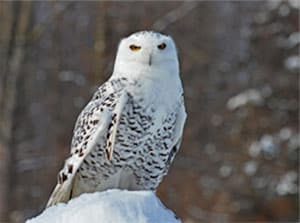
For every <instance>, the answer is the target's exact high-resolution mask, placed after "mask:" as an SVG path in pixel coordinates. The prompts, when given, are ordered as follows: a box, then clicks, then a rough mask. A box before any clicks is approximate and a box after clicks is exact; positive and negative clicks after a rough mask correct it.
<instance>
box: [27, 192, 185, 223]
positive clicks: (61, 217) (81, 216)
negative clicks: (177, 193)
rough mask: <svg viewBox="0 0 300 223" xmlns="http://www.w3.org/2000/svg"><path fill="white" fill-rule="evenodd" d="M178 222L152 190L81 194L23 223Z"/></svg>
mask: <svg viewBox="0 0 300 223" xmlns="http://www.w3.org/2000/svg"><path fill="white" fill-rule="evenodd" d="M48 222H51V223H67V222H70V223H71V222H72V223H73V222H76V223H129V222H130V223H132V222H136V223H154V222H155V223H180V220H178V219H177V218H176V216H175V215H174V213H173V212H172V211H170V210H168V209H167V208H166V207H165V206H164V205H163V204H162V203H161V202H160V200H159V199H158V198H157V197H156V195H155V194H154V193H153V192H151V191H126V190H108V191H104V192H95V193H90V194H83V195H81V196H79V197H77V198H74V199H72V200H71V201H69V202H68V203H67V204H64V203H61V204H58V205H55V206H52V207H50V208H47V209H46V210H44V212H43V213H42V214H40V215H39V216H37V217H35V218H32V219H30V220H27V221H26V223H48Z"/></svg>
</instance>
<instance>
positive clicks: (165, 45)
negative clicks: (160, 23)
mask: <svg viewBox="0 0 300 223" xmlns="http://www.w3.org/2000/svg"><path fill="white" fill-rule="evenodd" d="M166 47H167V44H165V43H162V44H159V45H158V46H157V48H158V49H160V50H163V49H165V48H166Z"/></svg>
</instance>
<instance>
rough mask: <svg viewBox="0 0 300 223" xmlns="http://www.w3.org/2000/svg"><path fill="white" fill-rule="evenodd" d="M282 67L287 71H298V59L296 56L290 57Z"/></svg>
mask: <svg viewBox="0 0 300 223" xmlns="http://www.w3.org/2000/svg"><path fill="white" fill-rule="evenodd" d="M284 66H285V68H286V69H288V70H299V69H300V57H299V56H298V55H294V56H290V57H288V58H287V59H285V61H284Z"/></svg>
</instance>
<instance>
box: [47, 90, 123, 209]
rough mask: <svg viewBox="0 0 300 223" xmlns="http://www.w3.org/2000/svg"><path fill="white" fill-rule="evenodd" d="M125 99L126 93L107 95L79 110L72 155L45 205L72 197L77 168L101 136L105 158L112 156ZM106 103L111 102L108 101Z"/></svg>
mask: <svg viewBox="0 0 300 223" xmlns="http://www.w3.org/2000/svg"><path fill="white" fill-rule="evenodd" d="M124 95H125V96H124ZM126 100H127V94H126V93H123V94H122V95H121V96H120V97H118V98H116V97H110V98H109V97H108V98H107V100H104V101H103V100H100V101H98V100H93V101H91V102H90V103H89V104H88V105H87V106H86V108H85V109H84V110H83V111H82V113H81V114H80V116H79V117H78V120H77V123H76V126H75V129H74V136H73V140H72V149H71V156H70V157H69V158H68V159H67V160H66V161H65V164H64V167H63V169H62V170H61V171H60V172H59V174H58V182H57V185H56V187H55V189H54V191H53V193H52V194H51V196H50V199H49V201H48V203H47V207H49V206H52V205H54V204H57V203H59V202H66V201H68V200H69V199H70V198H71V197H72V187H73V182H74V178H75V175H76V172H77V170H78V169H79V167H80V165H81V164H82V162H83V161H84V159H85V157H86V156H87V155H88V154H89V153H90V152H91V151H92V150H93V149H94V148H95V147H96V146H97V144H98V143H99V141H100V140H101V138H102V140H106V148H105V152H106V156H107V158H108V159H110V158H111V157H112V153H113V148H114V144H115V135H116V132H117V127H118V123H119V119H120V115H121V112H122V110H123V108H124V105H125V103H126ZM108 103H111V104H110V105H108Z"/></svg>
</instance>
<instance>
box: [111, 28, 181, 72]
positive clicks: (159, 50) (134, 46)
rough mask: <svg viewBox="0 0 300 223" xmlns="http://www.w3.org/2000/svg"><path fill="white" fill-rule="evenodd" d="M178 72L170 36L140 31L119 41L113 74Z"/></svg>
mask: <svg viewBox="0 0 300 223" xmlns="http://www.w3.org/2000/svg"><path fill="white" fill-rule="evenodd" d="M178 70H179V65H178V56H177V51H176V46H175V43H174V41H173V39H172V38H171V37H170V36H166V35H163V34H161V33H158V32H154V31H141V32H137V33H133V34H131V35H130V36H128V37H127V38H124V39H122V40H121V41H120V44H119V47H118V52H117V56H116V60H115V66H114V73H124V72H126V73H128V72H131V74H133V73H137V75H143V74H144V75H147V73H148V71H151V72H153V71H160V73H161V72H165V73H173V75H176V73H178ZM174 73H175V74H174Z"/></svg>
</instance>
